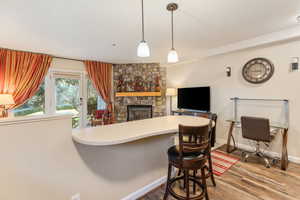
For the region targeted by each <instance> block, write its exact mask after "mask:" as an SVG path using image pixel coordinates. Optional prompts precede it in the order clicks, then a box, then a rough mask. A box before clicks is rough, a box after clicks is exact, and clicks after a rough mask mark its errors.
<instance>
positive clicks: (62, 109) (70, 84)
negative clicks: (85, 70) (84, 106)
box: [55, 77, 81, 128]
mask: <svg viewBox="0 0 300 200" xmlns="http://www.w3.org/2000/svg"><path fill="white" fill-rule="evenodd" d="M80 87H81V82H80V77H79V78H68V77H58V78H55V97H56V99H55V102H56V108H55V112H56V113H60V114H71V115H72V127H73V128H78V127H79V126H80V116H81V102H80V99H81V97H80Z"/></svg>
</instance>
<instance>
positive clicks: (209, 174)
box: [178, 113, 217, 187]
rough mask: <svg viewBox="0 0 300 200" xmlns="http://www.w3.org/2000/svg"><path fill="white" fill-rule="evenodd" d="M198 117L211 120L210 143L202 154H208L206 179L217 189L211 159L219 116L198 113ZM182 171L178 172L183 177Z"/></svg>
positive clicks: (195, 172)
mask: <svg viewBox="0 0 300 200" xmlns="http://www.w3.org/2000/svg"><path fill="white" fill-rule="evenodd" d="M197 116H199V117H204V118H207V119H210V124H209V138H210V141H211V142H210V143H209V145H208V147H207V150H206V151H202V152H201V153H205V154H207V155H206V156H207V159H208V162H207V165H206V166H205V167H204V168H205V174H206V175H205V177H206V178H207V179H208V178H210V179H211V182H212V184H213V186H214V187H216V181H215V177H214V174H213V164H212V158H211V147H212V146H214V143H215V132H216V125H217V115H216V114H211V113H197ZM212 122H214V126H213V125H212ZM191 139H192V138H191V137H189V138H188V140H191ZM181 173H182V172H181V170H179V171H178V176H180V175H181ZM193 174H194V175H196V174H197V170H196V171H194V172H193Z"/></svg>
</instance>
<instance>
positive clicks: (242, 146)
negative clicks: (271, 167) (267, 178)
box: [218, 140, 300, 164]
mask: <svg viewBox="0 0 300 200" xmlns="http://www.w3.org/2000/svg"><path fill="white" fill-rule="evenodd" d="M218 142H219V143H223V144H226V143H227V142H226V141H225V140H218ZM237 146H238V147H239V148H240V149H242V150H245V151H251V150H253V147H251V146H249V145H247V144H242V143H237ZM265 154H266V155H267V156H270V157H272V158H274V157H278V158H281V154H280V153H277V152H274V151H265ZM289 161H291V162H293V163H297V164H300V157H296V156H290V155H289Z"/></svg>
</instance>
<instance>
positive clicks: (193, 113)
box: [171, 109, 218, 147]
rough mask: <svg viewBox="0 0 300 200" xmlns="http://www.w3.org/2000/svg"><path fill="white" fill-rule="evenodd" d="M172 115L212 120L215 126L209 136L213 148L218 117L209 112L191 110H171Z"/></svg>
mask: <svg viewBox="0 0 300 200" xmlns="http://www.w3.org/2000/svg"><path fill="white" fill-rule="evenodd" d="M171 114H172V115H190V116H198V117H205V118H209V119H211V120H213V121H214V122H215V126H214V127H213V128H212V134H211V146H212V147H214V146H215V143H216V127H217V119H218V116H217V114H216V113H211V112H204V111H192V110H183V109H180V110H172V111H171Z"/></svg>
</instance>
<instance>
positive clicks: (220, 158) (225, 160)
mask: <svg viewBox="0 0 300 200" xmlns="http://www.w3.org/2000/svg"><path fill="white" fill-rule="evenodd" d="M211 157H212V163H213V173H214V174H215V175H217V176H221V175H222V174H224V173H225V172H226V171H227V170H228V169H230V167H232V166H233V165H234V164H236V163H237V162H238V161H239V160H240V159H239V158H237V157H234V156H231V155H228V154H226V153H224V152H222V151H219V150H214V151H212V152H211Z"/></svg>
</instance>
